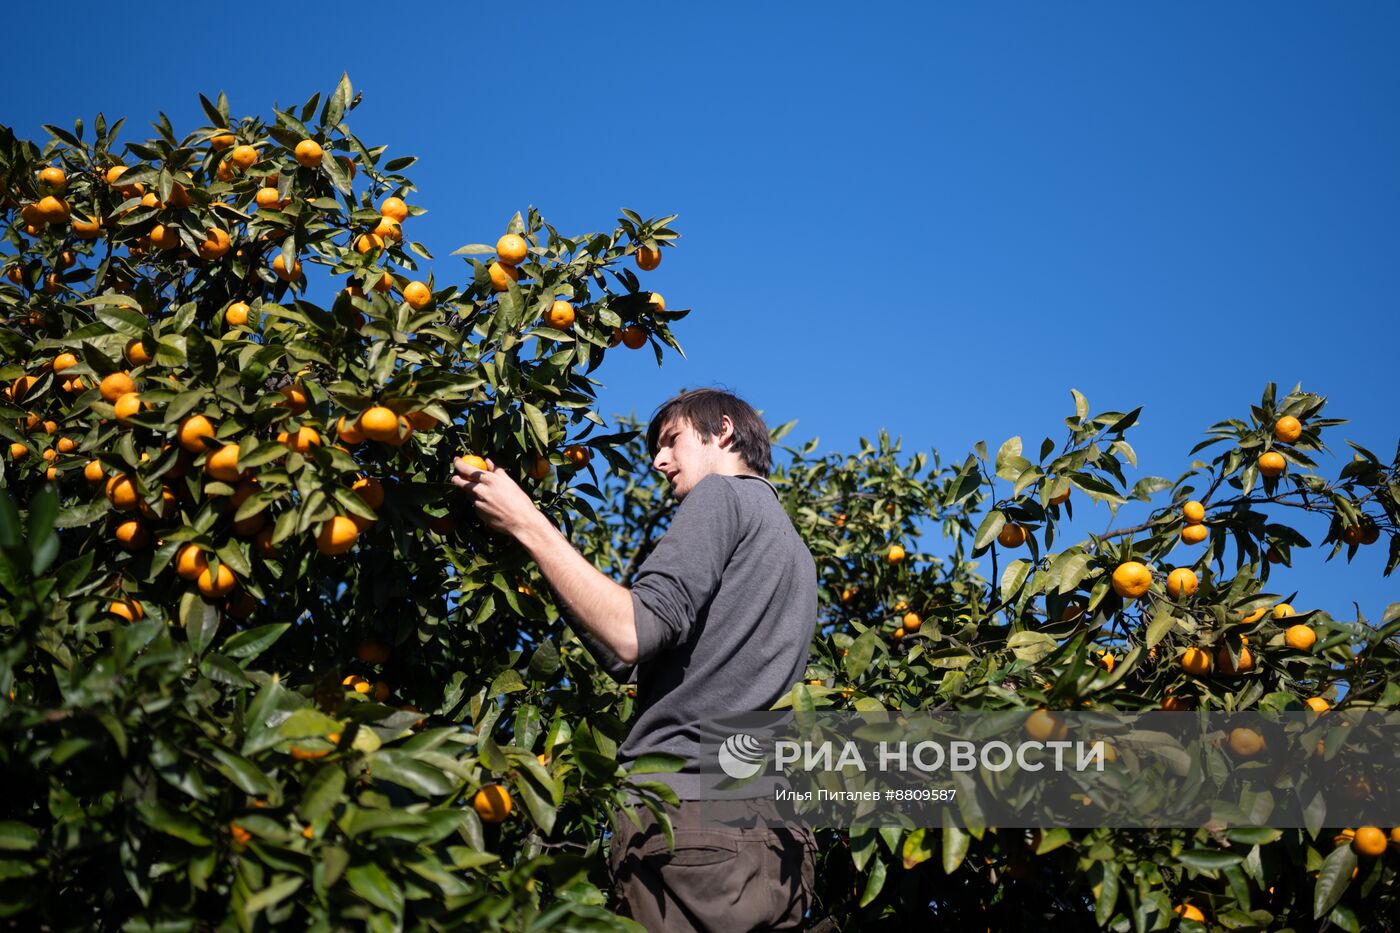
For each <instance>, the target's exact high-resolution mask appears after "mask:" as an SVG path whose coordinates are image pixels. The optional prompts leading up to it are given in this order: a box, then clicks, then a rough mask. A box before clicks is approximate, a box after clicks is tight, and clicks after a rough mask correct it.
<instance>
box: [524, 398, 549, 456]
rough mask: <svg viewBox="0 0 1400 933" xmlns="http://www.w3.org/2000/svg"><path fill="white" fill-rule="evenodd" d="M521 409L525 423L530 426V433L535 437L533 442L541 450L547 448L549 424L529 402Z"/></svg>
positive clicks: (542, 414) (541, 413)
mask: <svg viewBox="0 0 1400 933" xmlns="http://www.w3.org/2000/svg"><path fill="white" fill-rule="evenodd" d="M521 408H522V409H523V410H524V412H525V423H526V424H528V425H529V426H530V433H532V434H534V435H535V440H536V441H538V442H539V445H540V448H541V449H547V448H548V447H549V422H548V421H546V420H545V417H544V413H543V412H541V411H540V410H539V409H538V408H536V407H535V406H534V405H531V404H530V403H529V402H524V403H523V404H522V405H521Z"/></svg>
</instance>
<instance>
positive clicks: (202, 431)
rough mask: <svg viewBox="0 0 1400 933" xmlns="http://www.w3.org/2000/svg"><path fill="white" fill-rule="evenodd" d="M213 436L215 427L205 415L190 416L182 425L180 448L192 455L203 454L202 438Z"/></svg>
mask: <svg viewBox="0 0 1400 933" xmlns="http://www.w3.org/2000/svg"><path fill="white" fill-rule="evenodd" d="M213 436H214V425H213V423H212V422H211V421H210V420H209V419H208V418H206V417H204V416H203V415H190V416H189V417H188V418H186V419H185V420H184V421H182V422H181V423H180V435H179V437H180V446H181V447H183V448H184V449H185V450H188V451H190V452H191V453H196V454H197V453H203V452H204V442H203V440H202V438H206V437H213Z"/></svg>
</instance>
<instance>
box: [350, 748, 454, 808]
mask: <svg viewBox="0 0 1400 933" xmlns="http://www.w3.org/2000/svg"><path fill="white" fill-rule="evenodd" d="M366 763H367V764H368V765H369V770H370V773H371V774H372V775H374V776H375V777H377V778H380V779H382V780H385V781H392V782H393V783H395V784H398V785H399V786H401V787H406V788H408V789H409V790H411V791H414V792H416V793H418V794H421V795H423V796H425V797H434V796H441V795H442V794H450V793H452V792H453V791H454V790H456V789H457V785H456V784H455V783H454V782H453V781H452V779H451V778H449V777H448V776H447V775H445V774H443V773H442V772H441V771H439V770H438V769H437V768H434V767H433V766H432V765H429V764H426V763H424V762H421V761H418V760H417V759H415V758H410V757H408V756H407V755H403V754H400V753H398V752H395V751H393V750H392V749H381V750H380V751H378V752H377V753H375V754H374V755H371V756H370V757H369V759H368V761H367V762H366Z"/></svg>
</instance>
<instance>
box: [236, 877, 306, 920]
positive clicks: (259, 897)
mask: <svg viewBox="0 0 1400 933" xmlns="http://www.w3.org/2000/svg"><path fill="white" fill-rule="evenodd" d="M305 882H306V879H305V878H298V877H296V876H295V875H292V876H290V877H286V878H283V879H282V880H281V881H274V882H273V883H272V884H271V885H269V886H268V887H265V888H263V889H262V890H261V891H259V892H258V893H257V894H254V895H253V896H252V897H250V898H248V900H247V902H246V903H245V904H244V905H243V914H244V916H247V917H251V916H253V915H254V914H256V913H258V912H259V911H263V910H266V909H267V908H269V907H276V906H277V905H278V904H280V903H282V902H283V901H285V900H286V899H287V898H289V897H291V896H292V895H293V894H295V893H296V892H297V890H298V889H299V888H300V887H301V886H302V884H304V883H305Z"/></svg>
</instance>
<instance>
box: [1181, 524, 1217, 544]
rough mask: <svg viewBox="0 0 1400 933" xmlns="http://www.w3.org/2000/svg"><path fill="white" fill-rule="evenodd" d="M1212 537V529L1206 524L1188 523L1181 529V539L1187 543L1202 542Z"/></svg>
mask: <svg viewBox="0 0 1400 933" xmlns="http://www.w3.org/2000/svg"><path fill="white" fill-rule="evenodd" d="M1209 537H1210V530H1209V529H1207V528H1206V526H1205V525H1187V526H1185V527H1184V528H1182V529H1181V540H1182V541H1185V542H1186V543H1187V544H1200V543H1201V542H1202V541H1204V540H1205V539H1206V538H1209Z"/></svg>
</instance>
